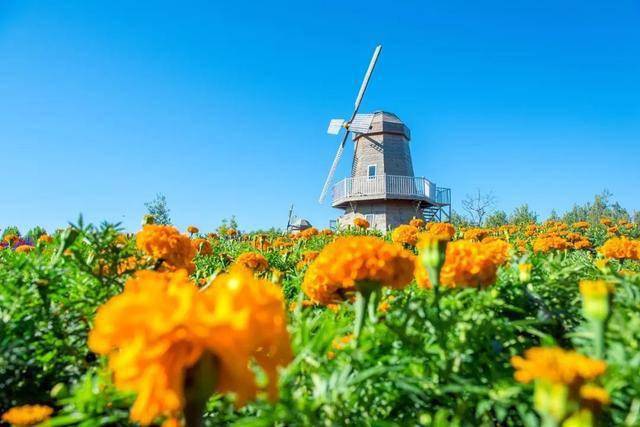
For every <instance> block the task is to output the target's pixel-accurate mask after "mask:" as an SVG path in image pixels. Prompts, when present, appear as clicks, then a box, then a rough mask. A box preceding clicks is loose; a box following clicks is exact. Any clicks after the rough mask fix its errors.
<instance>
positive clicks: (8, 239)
mask: <svg viewBox="0 0 640 427" xmlns="http://www.w3.org/2000/svg"><path fill="white" fill-rule="evenodd" d="M17 239H18V236H17V235H16V234H13V233H7V234H6V235H5V236H4V237H3V238H2V241H4V242H5V243H9V244H11V243H12V242H13V241H14V240H17Z"/></svg>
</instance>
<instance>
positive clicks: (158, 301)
mask: <svg viewBox="0 0 640 427" xmlns="http://www.w3.org/2000/svg"><path fill="white" fill-rule="evenodd" d="M285 320H286V319H285V314H284V302H283V297H282V292H281V291H280V289H279V288H278V287H277V286H275V285H273V284H271V283H269V282H267V281H261V280H258V279H255V278H254V277H253V276H252V275H251V274H250V273H249V272H247V271H246V270H242V271H236V272H234V273H233V274H224V275H221V276H219V277H218V278H216V279H215V281H214V283H213V284H212V285H211V286H210V287H209V288H207V290H206V291H204V292H199V290H198V288H197V287H196V286H195V284H194V283H193V282H191V281H190V280H189V278H188V276H187V273H186V271H184V270H178V271H176V272H166V273H162V272H154V271H140V272H138V273H137V274H136V275H135V276H134V277H132V278H131V279H129V280H128V281H127V283H126V284H125V289H124V292H123V293H122V294H120V295H118V296H115V297H113V298H112V299H110V300H109V301H108V302H107V303H106V304H104V305H103V306H102V307H100V309H99V310H98V313H97V315H96V318H95V323H94V328H93V329H92V331H91V333H90V334H89V347H90V348H91V350H92V351H94V352H96V353H100V354H105V355H108V356H109V367H110V369H111V370H112V371H113V374H114V383H115V385H116V386H117V387H118V388H120V389H122V390H128V391H133V392H136V393H137V398H136V401H135V403H134V405H133V407H132V408H131V418H132V420H134V421H137V422H139V423H141V424H143V425H147V424H150V423H152V422H153V421H154V420H155V419H156V418H157V417H159V416H175V415H177V414H178V413H179V412H180V411H181V410H182V408H183V407H184V403H185V390H184V387H185V383H184V378H185V373H186V371H187V370H188V369H189V368H191V367H193V366H194V365H195V364H196V363H197V362H198V361H199V360H200V359H201V357H203V356H204V355H207V357H213V358H215V361H216V364H215V365H216V366H217V369H218V374H217V375H215V377H216V382H215V388H216V390H217V391H218V392H222V393H224V392H233V393H235V394H236V395H237V399H236V404H238V405H242V404H244V403H245V402H246V401H247V400H248V399H250V398H252V397H254V396H255V394H256V392H257V390H258V388H257V385H256V383H255V378H254V375H253V372H252V370H251V368H250V362H251V360H255V361H256V362H257V363H258V364H259V365H261V366H262V367H263V369H264V370H265V372H266V373H267V375H268V376H269V385H268V390H269V392H270V394H271V396H273V395H274V393H275V391H276V389H275V383H276V381H275V372H276V367H277V366H281V365H283V364H284V363H287V362H288V361H289V360H290V358H291V349H290V346H289V342H288V334H287V331H286V328H285V326H286V325H285Z"/></svg>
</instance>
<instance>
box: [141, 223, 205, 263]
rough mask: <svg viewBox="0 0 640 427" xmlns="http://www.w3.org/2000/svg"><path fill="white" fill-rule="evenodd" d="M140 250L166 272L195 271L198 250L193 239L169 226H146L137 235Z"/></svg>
mask: <svg viewBox="0 0 640 427" xmlns="http://www.w3.org/2000/svg"><path fill="white" fill-rule="evenodd" d="M136 246H137V247H138V249H140V250H142V251H143V252H145V253H146V254H147V255H150V256H151V257H152V258H154V259H155V260H157V261H159V262H161V263H162V267H163V269H165V270H170V271H171V270H175V269H180V268H184V269H186V270H187V271H188V272H190V273H191V272H193V271H194V270H195V265H194V264H193V262H192V260H193V257H194V256H195V255H196V250H195V248H194V247H193V245H192V244H191V239H189V237H187V236H186V235H184V234H180V232H179V231H178V229H177V228H175V227H172V226H169V225H154V224H148V225H145V226H144V227H143V228H142V230H141V231H139V232H138V234H137V235H136Z"/></svg>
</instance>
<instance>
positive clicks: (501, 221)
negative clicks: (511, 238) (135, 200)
mask: <svg viewBox="0 0 640 427" xmlns="http://www.w3.org/2000/svg"><path fill="white" fill-rule="evenodd" d="M508 223H509V218H508V217H507V213H506V212H505V211H501V210H497V211H495V212H493V213H492V214H490V215H489V216H487V219H486V220H485V221H484V225H485V227H489V228H493V227H500V226H501V225H506V224H508Z"/></svg>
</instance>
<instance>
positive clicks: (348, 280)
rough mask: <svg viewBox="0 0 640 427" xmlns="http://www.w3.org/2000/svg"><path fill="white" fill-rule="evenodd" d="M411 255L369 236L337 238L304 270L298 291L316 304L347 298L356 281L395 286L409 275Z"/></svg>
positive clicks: (411, 276) (407, 282)
mask: <svg viewBox="0 0 640 427" xmlns="http://www.w3.org/2000/svg"><path fill="white" fill-rule="evenodd" d="M413 260H414V256H413V254H411V253H410V252H409V251H407V250H405V249H403V248H402V247H400V246H399V245H394V244H391V243H387V242H385V241H384V240H382V239H379V238H377V237H373V236H352V237H341V238H338V239H336V240H335V241H333V242H332V243H329V244H328V245H327V246H325V248H324V249H323V250H322V252H320V255H318V257H317V258H316V260H315V261H314V263H313V264H311V266H310V267H309V269H308V270H307V273H306V274H305V277H304V282H303V284H302V290H303V291H304V292H305V294H307V295H308V296H309V298H311V299H312V300H314V301H316V302H318V303H320V304H330V303H334V302H339V301H342V300H345V299H347V294H348V293H351V292H354V291H355V290H356V288H355V287H356V283H358V282H376V283H379V284H380V285H382V286H388V287H391V288H395V289H400V288H403V287H404V286H406V285H408V284H409V283H410V282H411V279H412V278H413Z"/></svg>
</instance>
